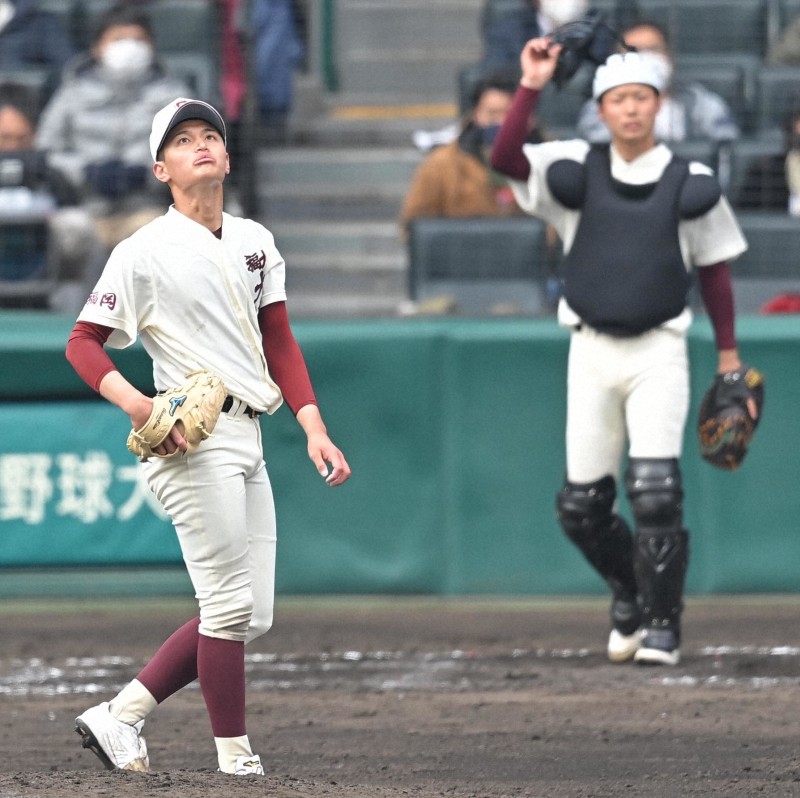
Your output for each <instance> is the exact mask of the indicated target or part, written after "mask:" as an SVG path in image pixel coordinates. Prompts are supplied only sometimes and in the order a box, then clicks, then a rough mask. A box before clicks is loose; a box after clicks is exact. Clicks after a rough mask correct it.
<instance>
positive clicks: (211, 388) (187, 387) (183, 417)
mask: <svg viewBox="0 0 800 798" xmlns="http://www.w3.org/2000/svg"><path fill="white" fill-rule="evenodd" d="M186 379H187V382H186V383H184V384H183V385H181V386H180V387H178V388H172V389H170V390H169V391H165V392H164V393H160V394H158V395H157V396H154V397H153V411H152V412H151V413H150V418H148V419H147V421H146V422H145V423H144V425H143V426H141V427H140V428H139V429H135V430H131V432H130V435H128V448H129V449H130V450H131V451H132V452H133V453H134V454H135V455H137V456H138V457H139V458H141V459H142V460H147V458H148V457H172V456H173V455H174V454H177V451H175V452H173V453H172V454H157V453H156V452H154V451H153V449H154V448H155V447H156V446H158V445H159V444H161V443H162V442H163V441H164V440H165V439H166V437H167V436H168V435H169V433H170V430H171V429H172V427H173V426H174V425H175V424H177V425H178V430H179V431H180V433H181V435H183V437H184V438H185V439H186V442H187V443H188V444H189V451H192V450H193V449H195V448H197V445H198V444H199V443H200V442H201V441H204V440H205V439H206V438H208V437H209V436H210V435H211V433H212V432H213V431H214V427H215V426H216V423H217V419H218V418H219V414H220V412H221V410H222V403H223V402H224V401H225V395H226V389H225V385H224V384H223V382H222V380H221V379H220V378H219V377H217V376H216V375H215V374H211V373H210V372H208V371H203V370H200V371H192V372H190V373H189V374H187V375H186Z"/></svg>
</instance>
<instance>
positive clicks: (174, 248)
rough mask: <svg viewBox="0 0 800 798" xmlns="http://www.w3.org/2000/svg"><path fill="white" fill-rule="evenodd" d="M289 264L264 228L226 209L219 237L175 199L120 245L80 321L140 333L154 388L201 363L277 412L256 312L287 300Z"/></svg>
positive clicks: (119, 336) (255, 403) (125, 339)
mask: <svg viewBox="0 0 800 798" xmlns="http://www.w3.org/2000/svg"><path fill="white" fill-rule="evenodd" d="M284 279H285V266H284V261H283V258H282V257H281V255H280V253H279V252H278V250H277V249H276V247H275V241H274V238H273V236H272V233H270V232H269V231H268V230H267V229H266V228H264V227H263V226H262V225H260V224H258V223H257V222H254V221H252V220H250V219H241V218H238V217H234V216H230V215H229V214H227V213H223V223H222V238H221V239H218V238H217V237H216V236H215V235H214V234H213V233H212V232H211V231H210V230H208V229H207V228H206V227H203V226H202V225H200V224H198V223H197V222H195V221H193V220H191V219H189V218H188V217H187V216H184V215H183V214H182V213H180V212H179V211H177V210H176V209H175V207H174V206H173V207H171V208H170V209H169V210H168V211H167V213H166V214H165V215H164V216H161V217H159V218H158V219H156V220H154V221H153V222H150V223H149V224H146V225H145V226H144V227H142V228H141V229H139V230H138V231H137V232H135V233H134V234H133V235H132V236H130V238H127V239H125V240H124V241H122V242H121V243H120V244H118V245H117V246H116V247H115V248H114V250H113V252H112V253H111V256H110V258H109V260H108V263H107V264H106V266H105V269H104V270H103V273H102V275H101V276H100V279H99V280H98V282H97V285H96V286H95V288H94V291H93V292H92V294H91V295H90V297H89V300H88V301H87V303H86V306H85V307H84V309H83V311H82V312H81V314H80V316H79V318H78V320H79V321H87V322H95V323H97V324H103V325H106V326H107V327H113V328H114V332H112V333H111V336H110V337H109V339H108V345H109V346H111V347H114V348H116V349H123V348H125V347H128V346H130V345H131V344H133V343H134V341H135V340H136V337H137V334H138V335H139V336H141V339H142V344H143V345H144V348H145V350H146V351H147V353H148V354H149V355H150V357H151V358H152V360H153V379H154V384H155V387H156V389H157V390H165V389H168V388H172V387H175V386H176V385H180V384H181V383H182V382H183V381H184V379H185V375H186V374H187V372H189V371H193V370H194V369H199V368H204V369H208V370H209V371H211V372H213V373H215V374H218V375H219V376H220V377H221V378H222V380H223V382H224V383H225V385H226V387H227V389H228V392H229V393H230V394H232V395H233V396H235V397H237V398H238V399H241V400H243V401H244V402H246V403H247V404H248V405H250V406H251V407H252V408H253V409H255V410H258V411H262V412H267V413H274V412H275V410H277V409H278V407H280V405H281V402H282V401H283V397H282V396H281V392H280V389H279V388H278V386H277V385H276V384H275V383H274V382H273V380H272V379H271V377H270V375H269V372H268V370H267V363H266V359H265V357H264V352H263V348H262V343H261V332H260V330H259V326H258V311H259V309H260V308H261V307H263V306H265V305H268V304H270V303H272V302H278V301H281V300H285V299H286V291H285V287H284Z"/></svg>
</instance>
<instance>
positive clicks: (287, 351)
mask: <svg viewBox="0 0 800 798" xmlns="http://www.w3.org/2000/svg"><path fill="white" fill-rule="evenodd" d="M258 326H259V328H260V330H261V340H262V344H263V346H264V356H265V357H266V358H267V366H268V368H269V373H270V374H271V375H272V379H274V380H275V382H276V383H277V385H278V387H279V388H280V389H281V393H282V394H283V398H284V400H285V401H286V404H287V405H289V409H290V410H291V411H292V413H294V414H295V415H296V414H297V411H298V410H299V409H300V408H301V407H303V406H304V405H315V404H317V398H316V396H315V395H314V389H313V388H312V387H311V378H310V377H309V376H308V368H306V361H305V359H304V358H303V353H302V352H301V351H300V345H299V344H298V343H297V340H296V339H295V337H294V333H293V332H292V328H291V327H290V326H289V314H288V313H287V312H286V303H285V302H273V303H272V304H270V305H266V306H264V307H263V308H261V310H260V311H259V312H258Z"/></svg>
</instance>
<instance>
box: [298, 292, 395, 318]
mask: <svg viewBox="0 0 800 798" xmlns="http://www.w3.org/2000/svg"><path fill="white" fill-rule="evenodd" d="M402 307H403V300H402V299H401V298H398V297H394V296H390V295H377V296H364V295H355V294H349V295H342V296H332V295H330V294H328V293H319V294H315V293H310V292H305V293H304V292H298V293H292V294H290V296H289V303H288V308H289V313H290V315H291V317H292V318H293V319H297V318H307V319H314V318H323V319H349V318H383V317H390V316H398V315H400V314H401V313H402Z"/></svg>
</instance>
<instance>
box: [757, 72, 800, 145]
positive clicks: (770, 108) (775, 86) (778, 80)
mask: <svg viewBox="0 0 800 798" xmlns="http://www.w3.org/2000/svg"><path fill="white" fill-rule="evenodd" d="M756 93H757V107H756V128H757V130H760V131H761V130H769V129H772V128H776V127H777V128H780V127H783V125H784V124H785V123H786V118H787V116H788V114H789V112H790V111H791V110H793V109H794V108H796V107H798V106H800V66H764V67H762V69H761V70H760V72H759V74H758V78H757V90H756Z"/></svg>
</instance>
